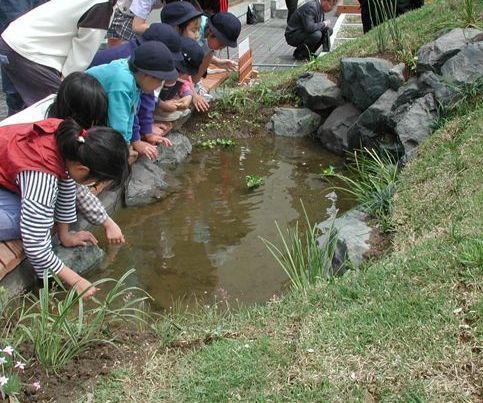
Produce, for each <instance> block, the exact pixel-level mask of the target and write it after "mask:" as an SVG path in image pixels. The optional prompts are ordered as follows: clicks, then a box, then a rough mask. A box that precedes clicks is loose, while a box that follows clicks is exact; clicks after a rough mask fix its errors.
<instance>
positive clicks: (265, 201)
mask: <svg viewBox="0 0 483 403" xmlns="http://www.w3.org/2000/svg"><path fill="white" fill-rule="evenodd" d="M341 163H342V162H341V160H340V159H339V158H338V157H335V156H334V155H332V154H330V153H328V152H326V151H325V150H323V149H322V148H321V147H320V146H319V145H318V144H317V143H315V142H314V141H312V140H305V139H286V138H274V137H267V138H262V139H260V138H258V139H250V140H239V141H238V144H237V145H236V146H235V147H234V148H232V149H228V150H227V149H225V150H219V149H216V150H202V149H199V148H194V149H193V154H192V156H191V157H190V159H189V160H188V161H187V162H185V163H184V164H182V166H180V167H179V168H178V169H177V170H176V171H175V172H174V174H175V176H176V178H177V180H178V181H179V185H180V186H179V189H178V190H177V191H176V192H175V193H174V194H172V195H171V196H169V197H168V198H167V199H166V200H164V201H161V202H159V203H156V204H154V205H150V206H147V207H143V208H129V209H123V210H121V211H119V212H118V213H117V215H116V217H115V219H116V220H117V222H118V223H119V224H120V226H121V228H123V231H124V234H125V237H126V240H127V245H126V246H123V247H122V248H118V249H116V248H111V249H108V250H107V252H108V256H107V258H106V260H105V261H104V262H103V263H102V265H101V266H100V267H99V268H97V269H96V270H95V271H94V273H93V274H92V275H91V276H90V277H91V278H93V279H96V278H101V277H106V276H109V277H115V278H118V277H120V276H121V275H122V274H123V273H124V272H125V271H126V270H128V269H129V268H132V267H134V268H135V269H136V274H135V276H134V277H132V278H131V280H130V282H131V284H132V285H138V286H140V287H142V288H143V289H145V290H146V291H147V292H149V293H150V294H151V295H152V296H153V297H154V298H155V308H156V309H163V308H168V307H170V306H172V305H173V302H174V301H179V300H181V299H182V300H183V301H184V302H183V303H187V304H189V303H191V302H192V301H193V300H194V299H197V300H202V301H207V303H209V302H210V301H213V300H214V299H215V298H216V299H217V300H220V299H225V298H227V299H229V300H230V301H231V302H234V303H236V302H237V301H239V302H241V303H243V304H250V303H254V302H260V301H266V300H268V299H269V298H271V297H272V296H273V295H274V294H279V293H280V292H281V291H282V290H283V287H284V283H285V282H286V276H285V274H284V273H283V271H282V270H281V269H280V268H279V267H278V266H277V263H276V262H275V261H274V260H273V258H272V256H271V255H270V253H269V252H268V250H267V249H266V248H265V246H264V245H263V243H262V242H261V241H260V239H259V237H264V238H266V239H269V240H276V239H277V232H276V228H275V224H274V222H275V220H277V221H278V222H279V224H281V227H282V228H284V227H285V226H286V224H289V223H294V222H295V221H296V220H297V219H299V218H302V217H301V206H300V201H299V200H300V199H302V200H303V201H304V204H305V207H306V210H307V212H308V214H309V216H310V217H311V218H312V219H313V220H314V221H321V220H322V219H324V218H325V209H326V207H328V201H327V200H326V199H325V198H324V195H325V194H327V193H328V192H329V190H328V184H327V183H326V182H323V181H321V180H320V175H319V173H320V172H321V170H322V168H324V167H327V166H329V165H334V166H340V165H341ZM245 175H259V176H262V177H263V178H264V179H265V184H264V185H263V186H262V187H260V188H258V189H256V190H249V189H247V187H246V183H245ZM338 207H339V208H340V209H341V210H344V209H346V208H347V207H348V206H344V204H343V202H341V203H339V204H338Z"/></svg>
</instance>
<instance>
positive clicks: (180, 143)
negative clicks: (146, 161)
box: [155, 132, 193, 167]
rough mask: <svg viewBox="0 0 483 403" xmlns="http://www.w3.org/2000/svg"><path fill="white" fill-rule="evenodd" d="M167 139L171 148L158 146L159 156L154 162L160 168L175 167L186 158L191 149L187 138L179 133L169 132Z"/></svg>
mask: <svg viewBox="0 0 483 403" xmlns="http://www.w3.org/2000/svg"><path fill="white" fill-rule="evenodd" d="M167 138H169V139H170V140H171V142H172V143H173V145H172V147H164V146H161V145H160V146H159V147H158V152H159V156H158V158H157V159H156V161H155V162H156V164H158V165H159V166H162V167H175V166H177V165H178V164H180V163H181V162H183V161H184V160H185V159H186V158H188V156H189V155H190V154H191V151H192V149H193V147H192V145H191V142H190V141H189V140H188V137H186V136H185V135H183V134H181V133H179V132H171V133H170V134H169V135H168V136H167Z"/></svg>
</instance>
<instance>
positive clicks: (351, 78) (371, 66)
mask: <svg viewBox="0 0 483 403" xmlns="http://www.w3.org/2000/svg"><path fill="white" fill-rule="evenodd" d="M403 83H404V77H403V75H402V72H401V69H400V67H398V68H395V67H394V66H393V64H392V63H391V62H389V61H387V60H384V59H379V58H375V57H366V58H358V57H348V58H343V59H342V60H341V91H342V95H343V96H344V97H345V98H347V99H348V100H349V101H351V102H352V103H353V104H354V105H355V106H356V107H358V108H359V109H361V110H365V109H367V108H368V107H369V106H370V105H371V104H372V103H374V102H375V101H376V100H377V99H378V98H379V97H380V96H381V95H382V94H384V92H386V91H387V90H388V89H393V90H397V89H398V88H399V87H400V86H401V85H402V84H403Z"/></svg>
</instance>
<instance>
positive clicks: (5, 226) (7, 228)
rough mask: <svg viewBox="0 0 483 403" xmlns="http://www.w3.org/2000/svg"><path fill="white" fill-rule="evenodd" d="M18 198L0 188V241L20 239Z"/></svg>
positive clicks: (19, 206)
mask: <svg viewBox="0 0 483 403" xmlns="http://www.w3.org/2000/svg"><path fill="white" fill-rule="evenodd" d="M20 208H21V201H20V197H19V196H18V195H16V194H15V193H12V192H10V191H8V190H6V189H3V188H0V241H10V240H12V239H20Z"/></svg>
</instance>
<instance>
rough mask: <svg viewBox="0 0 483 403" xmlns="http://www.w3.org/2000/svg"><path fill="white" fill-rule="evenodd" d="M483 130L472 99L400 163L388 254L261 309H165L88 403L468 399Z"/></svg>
mask: <svg viewBox="0 0 483 403" xmlns="http://www.w3.org/2000/svg"><path fill="white" fill-rule="evenodd" d="M482 132H483V105H482V103H481V102H478V103H477V104H476V105H475V104H473V106H472V107H467V108H465V109H464V110H460V112H459V115H457V116H454V117H453V119H452V120H450V121H448V122H446V124H445V125H444V126H443V127H442V128H440V129H439V130H438V131H437V132H436V133H435V134H434V135H433V136H432V137H431V138H429V139H428V140H427V141H426V142H425V143H424V144H423V145H422V146H421V151H420V154H419V156H418V158H416V159H415V160H413V161H412V162H411V163H410V164H409V165H408V166H407V167H405V169H403V170H402V173H401V175H400V184H401V187H400V190H399V191H398V193H397V194H396V197H395V200H394V207H393V209H394V213H393V214H394V221H395V231H396V232H395V238H394V252H393V253H392V255H390V256H388V257H386V258H385V259H383V260H381V261H379V262H376V263H366V265H365V266H364V267H362V268H361V269H360V270H358V271H351V272H349V273H348V274H346V275H344V276H343V277H342V278H335V279H332V280H331V281H329V282H321V283H318V284H316V285H315V286H314V287H309V288H308V289H306V290H304V291H303V292H302V291H296V290H295V291H292V292H290V293H288V294H287V295H285V296H284V297H282V298H280V299H275V300H272V301H270V302H269V303H268V304H266V305H263V306H253V307H250V308H241V309H239V310H238V311H237V312H231V311H230V310H229V309H228V310H227V308H226V306H225V305H224V304H221V305H223V307H224V309H219V310H217V309H216V307H210V308H206V307H203V308H202V309H200V311H199V312H197V313H191V314H186V313H181V314H179V315H177V314H175V313H173V314H172V315H169V316H167V317H166V319H165V320H164V321H163V319H162V320H161V321H160V322H159V323H158V329H160V341H159V345H158V347H154V348H157V354H150V355H149V357H148V359H147V360H146V364H145V367H144V368H134V369H133V368H131V369H130V372H129V374H126V375H125V376H121V378H120V379H119V380H118V383H117V384H116V385H117V387H116V388H115V391H114V390H113V387H112V382H113V381H112V379H111V378H108V379H106V380H104V381H100V382H99V383H98V384H97V386H96V387H95V388H94V390H93V397H94V401H105V400H106V399H107V400H109V399H110V400H112V401H126V400H128V401H135V400H137V401H140V400H142V401H150V402H155V401H199V402H218V401H234V400H241V401H337V402H345V401H367V400H371V401H372V400H376V401H405V402H406V401H410V402H420V401H461V402H463V401H464V402H470V401H478V400H479V398H478V393H479V391H481V379H483V378H482V368H483V359H482V357H481V354H480V353H478V351H479V349H481V341H482V340H483V298H482V295H483V293H482V292H483V272H482V265H481V261H482V256H481V250H482V249H481V242H482V238H481V224H482V222H483V220H482V213H481V205H482V202H483V192H482V185H481V172H480V171H481V169H480V165H479V164H478V163H477V161H479V160H481V155H483V142H482V136H481V133H482ZM163 323H164V324H163ZM173 323H175V325H173ZM162 329H164V330H162ZM166 329H170V330H169V331H168V332H167V331H166ZM167 335H168V336H167Z"/></svg>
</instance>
